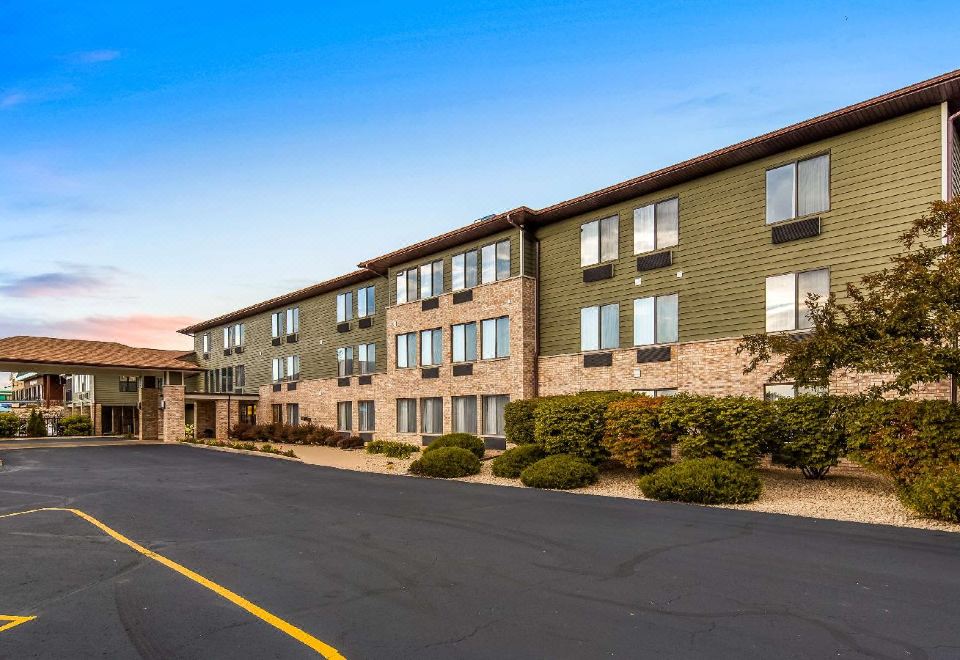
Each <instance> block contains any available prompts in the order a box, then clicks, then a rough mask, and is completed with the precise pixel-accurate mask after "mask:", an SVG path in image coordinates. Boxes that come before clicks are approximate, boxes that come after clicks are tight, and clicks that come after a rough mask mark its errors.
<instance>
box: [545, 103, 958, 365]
mask: <svg viewBox="0 0 960 660" xmlns="http://www.w3.org/2000/svg"><path fill="white" fill-rule="evenodd" d="M824 152H829V153H830V155H831V186H830V192H831V209H830V210H829V211H826V212H824V213H822V214H821V231H822V233H821V235H820V236H819V237H816V238H811V239H805V240H800V241H795V242H791V243H786V244H781V245H773V244H771V240H770V226H769V225H767V224H765V218H764V216H765V172H766V170H767V169H768V168H770V167H773V166H776V165H779V164H782V163H786V162H790V161H792V160H796V159H798V158H804V157H807V156H812V155H816V154H819V153H824ZM940 158H941V156H940V110H939V107H931V108H928V109H925V110H921V111H918V112H914V113H912V114H909V115H905V116H903V117H900V118H897V119H893V120H890V121H887V122H883V123H880V124H877V125H874V126H871V127H867V128H863V129H860V130H857V131H853V132H851V133H847V134H844V135H841V136H838V137H835V138H831V139H828V140H823V141H821V142H818V143H814V144H811V145H808V146H805V147H802V148H798V149H793V150H791V151H789V152H785V153H783V154H779V155H777V156H774V157H770V158H764V159H762V160H758V161H755V162H753V163H749V164H746V165H742V166H739V167H735V168H732V169H729V170H726V171H723V172H719V173H717V174H714V175H711V176H707V177H704V178H701V179H697V180H694V181H691V182H688V183H685V184H683V185H679V186H676V187H673V188H668V189H665V190H662V191H658V192H657V193H654V194H650V195H646V196H644V197H640V198H637V199H635V200H632V201H630V202H629V203H625V204H620V205H617V206H612V207H609V208H606V209H603V210H601V211H598V212H595V213H591V214H589V215H583V216H580V217H577V218H572V219H570V220H565V221H562V222H559V223H556V224H554V225H549V226H547V227H544V228H542V229H540V230H538V232H537V236H538V238H539V239H540V241H541V251H540V258H541V261H540V295H541V307H540V318H541V319H542V323H541V328H540V331H541V335H540V338H541V352H542V354H544V355H557V354H563V353H576V352H578V351H579V350H580V322H579V310H580V308H581V307H586V306H591V305H596V304H604V303H612V302H618V303H619V304H620V346H621V347H628V346H631V345H632V344H633V319H632V317H633V300H634V299H635V298H640V297H645V296H651V295H662V294H669V293H678V294H679V299H680V328H679V329H680V341H681V342H686V341H696V340H706V339H715V338H722V337H735V336H740V335H743V334H746V333H752V332H760V331H763V330H764V318H765V312H764V294H765V278H766V277H767V276H769V275H776V274H780V273H786V272H791V271H799V270H807V269H811V268H824V267H825V268H829V269H830V271H831V288H832V290H833V291H834V292H836V293H838V294H842V293H843V291H844V289H845V285H846V284H847V283H848V282H850V281H854V280H856V279H858V278H859V277H860V276H862V275H863V274H865V273H867V272H869V271H873V270H877V269H878V268H880V267H882V266H883V265H884V264H885V263H886V262H887V261H888V259H889V257H890V256H892V255H893V254H894V253H896V252H897V250H898V244H897V237H898V235H899V234H900V233H901V232H902V231H903V230H904V229H905V228H906V227H907V226H908V225H909V223H910V221H911V220H912V219H913V218H915V217H916V216H917V215H919V214H920V213H922V212H923V211H924V209H925V207H926V205H927V204H928V203H929V202H931V201H934V200H936V199H939V197H940V192H941V181H940V172H941V170H940ZM673 196H679V199H680V244H679V246H678V247H675V248H673V251H674V263H673V266H671V267H667V268H662V269H658V270H655V271H647V272H644V273H637V272H636V257H635V256H634V254H633V209H635V208H636V207H638V206H642V205H644V204H648V203H650V202H655V201H659V200H662V199H667V198H670V197H673ZM612 214H618V215H619V217H620V234H619V259H617V260H616V261H615V262H613V263H614V277H613V278H612V279H609V280H603V281H600V282H593V283H588V284H585V283H583V280H582V270H583V269H581V268H580V242H579V233H580V225H581V224H582V223H584V222H588V221H590V220H595V219H598V218H603V217H609V216H610V215H612ZM679 271H682V273H683V276H682V277H681V278H678V277H677V273H678V272H679ZM638 276H640V277H641V278H642V283H641V284H640V285H636V284H635V283H634V280H635V278H636V277H638Z"/></svg>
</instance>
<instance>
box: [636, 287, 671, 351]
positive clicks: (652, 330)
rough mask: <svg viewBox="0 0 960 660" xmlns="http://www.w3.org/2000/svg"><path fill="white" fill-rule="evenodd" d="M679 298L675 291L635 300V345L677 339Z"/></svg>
mask: <svg viewBox="0 0 960 660" xmlns="http://www.w3.org/2000/svg"><path fill="white" fill-rule="evenodd" d="M679 312H680V310H679V298H678V296H677V294H675V293H673V294H670V295H666V296H649V297H647V298H637V299H636V300H634V301H633V345H634V346H646V345H648V344H672V343H674V342H676V341H677V335H678V326H679V322H680V316H679Z"/></svg>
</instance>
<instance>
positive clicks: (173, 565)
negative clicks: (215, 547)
mask: <svg viewBox="0 0 960 660" xmlns="http://www.w3.org/2000/svg"><path fill="white" fill-rule="evenodd" d="M42 511H67V512H69V513H72V514H74V515H76V516H79V517H80V518H83V519H84V520H86V521H87V522H88V523H90V524H91V525H93V526H94V527H96V528H97V529H99V530H100V531H102V532H103V533H104V534H106V535H107V536H110V537H111V538H113V539H115V540H117V541H119V542H120V543H123V544H124V545H125V546H127V547H129V548H131V549H133V550H135V551H137V552H139V553H140V554H141V555H143V556H145V557H149V558H150V559H153V560H154V561H156V562H158V563H160V564H163V565H164V566H166V567H167V568H169V569H171V570H173V571H176V572H177V573H179V574H180V575H182V576H184V577H186V578H189V579H191V580H193V581H194V582H196V583H197V584H199V585H201V586H204V587H206V588H207V589H209V590H210V591H212V592H214V593H215V594H217V595H218V596H220V597H222V598H225V599H227V600H228V601H230V602H231V603H233V604H234V605H236V606H237V607H239V608H241V609H244V610H246V611H247V612H249V613H250V614H252V615H253V616H255V617H257V618H258V619H260V620H261V621H266V622H267V623H269V624H270V625H271V626H273V627H274V628H276V629H277V630H279V631H280V632H283V633H285V634H287V635H289V636H290V637H293V638H294V639H295V640H297V641H298V642H300V643H301V644H303V645H305V646H308V647H309V648H311V649H313V650H314V651H316V652H317V653H319V654H320V655H322V656H323V657H324V658H327V659H328V660H346V659H345V658H344V657H343V656H342V655H340V652H339V651H337V649H335V648H333V647H332V646H330V645H329V644H325V643H324V642H321V641H320V640H319V639H317V638H316V637H314V636H313V635H311V634H309V633H307V632H305V631H303V630H301V629H300V628H297V627H296V626H294V625H293V624H291V623H287V622H286V621H284V620H283V619H281V618H280V617H278V616H276V615H274V614H271V613H270V612H268V611H266V610H265V609H263V608H262V607H259V606H257V605H254V604H253V603H251V602H250V601H249V600H247V599H246V598H244V597H243V596H241V595H239V594H236V593H234V592H232V591H230V590H229V589H227V588H226V587H221V586H220V585H219V584H217V583H216V582H214V581H212V580H208V579H207V578H205V577H203V576H202V575H200V574H199V573H195V572H193V571H191V570H190V569H189V568H187V567H186V566H183V565H181V564H178V563H177V562H175V561H173V560H172V559H167V558H166V557H164V556H163V555H160V554H157V553H156V552H154V551H153V550H148V549H147V548H144V547H143V546H142V545H140V544H139V543H136V542H135V541H131V540H130V539H128V538H127V537H126V536H124V535H123V534H121V533H120V532H117V531H116V530H113V529H111V528H109V527H107V526H106V525H104V524H103V523H102V522H100V521H99V520H97V519H96V518H94V517H93V516H91V515H88V514H86V513H84V512H83V511H81V510H79V509H64V508H59V507H45V508H42V509H31V510H29V511H17V512H15V513H6V514H3V515H0V518H12V517H13V516H25V515H27V514H30V513H40V512H42ZM32 618H35V617H29V618H28V619H27V620H29V619H32ZM18 623H23V622H22V621H20V622H18ZM13 625H17V624H13ZM8 627H12V626H10V625H8V626H6V627H5V628H0V630H5V629H6V628H8Z"/></svg>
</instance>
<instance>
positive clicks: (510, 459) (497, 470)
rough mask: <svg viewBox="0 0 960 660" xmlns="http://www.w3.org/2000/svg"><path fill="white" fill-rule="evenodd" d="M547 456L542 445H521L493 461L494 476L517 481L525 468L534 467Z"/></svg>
mask: <svg viewBox="0 0 960 660" xmlns="http://www.w3.org/2000/svg"><path fill="white" fill-rule="evenodd" d="M545 456H546V454H545V453H544V451H543V447H541V446H540V445H520V446H519V447H514V448H513V449H508V450H507V451H505V452H503V453H502V454H500V455H499V456H497V457H496V458H495V459H493V474H494V476H497V477H505V478H507V479H516V478H517V477H519V476H520V473H521V472H523V470H524V468H526V467H528V466H530V465H533V464H534V463H536V462H537V461H539V460H540V459H542V458H544V457H545Z"/></svg>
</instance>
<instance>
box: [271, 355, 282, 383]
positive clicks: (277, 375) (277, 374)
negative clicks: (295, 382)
mask: <svg viewBox="0 0 960 660" xmlns="http://www.w3.org/2000/svg"><path fill="white" fill-rule="evenodd" d="M281 380H283V358H273V382H274V383H279V382H280V381H281Z"/></svg>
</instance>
